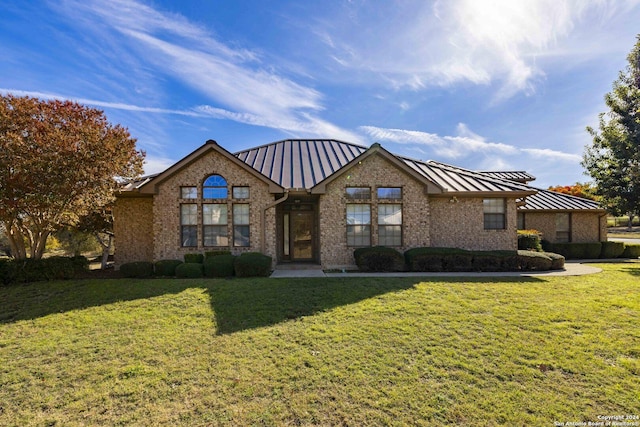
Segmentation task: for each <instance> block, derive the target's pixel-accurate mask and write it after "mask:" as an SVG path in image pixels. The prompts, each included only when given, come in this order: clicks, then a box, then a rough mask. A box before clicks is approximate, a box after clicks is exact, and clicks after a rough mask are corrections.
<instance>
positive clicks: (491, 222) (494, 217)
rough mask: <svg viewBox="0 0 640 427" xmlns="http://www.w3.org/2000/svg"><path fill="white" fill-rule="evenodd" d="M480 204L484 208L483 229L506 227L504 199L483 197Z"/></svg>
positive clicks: (502, 228) (501, 228)
mask: <svg viewBox="0 0 640 427" xmlns="http://www.w3.org/2000/svg"><path fill="white" fill-rule="evenodd" d="M482 205H483V208H484V229H485V230H504V229H505V228H506V221H505V210H506V209H505V201H504V199H484V200H483V201H482Z"/></svg>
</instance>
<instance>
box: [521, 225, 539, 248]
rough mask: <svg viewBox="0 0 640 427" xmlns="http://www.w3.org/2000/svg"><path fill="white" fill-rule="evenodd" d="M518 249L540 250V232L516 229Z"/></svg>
mask: <svg viewBox="0 0 640 427" xmlns="http://www.w3.org/2000/svg"><path fill="white" fill-rule="evenodd" d="M518 249H520V250H529V251H537V252H540V251H542V244H541V243H540V234H539V233H537V232H534V231H533V230H532V231H531V232H526V231H525V230H522V231H520V230H519V231H518Z"/></svg>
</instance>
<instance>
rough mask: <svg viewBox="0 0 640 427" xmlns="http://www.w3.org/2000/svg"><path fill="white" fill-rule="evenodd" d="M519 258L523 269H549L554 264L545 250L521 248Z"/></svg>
mask: <svg viewBox="0 0 640 427" xmlns="http://www.w3.org/2000/svg"><path fill="white" fill-rule="evenodd" d="M518 260H519V264H520V269H521V270H533V271H547V270H551V266H552V265H553V261H552V260H551V258H550V257H549V256H547V255H546V254H545V253H543V252H535V251H523V250H519V251H518Z"/></svg>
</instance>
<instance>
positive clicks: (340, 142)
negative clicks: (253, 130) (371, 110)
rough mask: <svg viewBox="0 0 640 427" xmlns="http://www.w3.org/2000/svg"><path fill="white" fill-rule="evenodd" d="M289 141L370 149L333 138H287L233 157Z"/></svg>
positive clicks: (239, 152)
mask: <svg viewBox="0 0 640 427" xmlns="http://www.w3.org/2000/svg"><path fill="white" fill-rule="evenodd" d="M287 141H290V142H294V141H295V142H303V141H305V142H310V141H327V142H337V143H338V144H344V145H351V146H353V147H357V148H363V149H365V150H366V149H367V148H368V147H365V146H364V145H358V144H354V143H353V142H347V141H341V140H339V139H333V138H328V139H327V138H287V139H281V140H279V141H274V142H269V143H267V144H262V145H258V146H257V147H250V148H246V149H244V150H240V151H236V152H235V153H233V155H234V156H236V157H237V156H239V155H241V154H242V153H246V152H248V151H253V150H259V149H262V148H266V147H269V146H273V145H277V144H281V143H285V142H287Z"/></svg>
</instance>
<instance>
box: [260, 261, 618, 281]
mask: <svg viewBox="0 0 640 427" xmlns="http://www.w3.org/2000/svg"><path fill="white" fill-rule="evenodd" d="M586 262H607V260H593V261H591V260H588V261H587V260H581V261H567V262H565V264H564V267H565V268H564V270H555V271H524V272H519V271H510V272H489V273H477V272H468V273H430V272H403V271H401V272H395V273H361V272H358V271H354V272H350V273H347V272H344V273H341V272H339V273H325V272H324V271H322V269H321V268H320V266H312V265H307V266H303V267H301V268H300V269H297V268H295V267H293V266H278V267H281V268H278V267H276V269H275V270H274V271H273V273H272V274H271V277H273V278H291V277H553V276H582V275H585V274H595V273H600V272H601V271H602V269H601V268H598V267H593V266H591V265H587V264H586Z"/></svg>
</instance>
